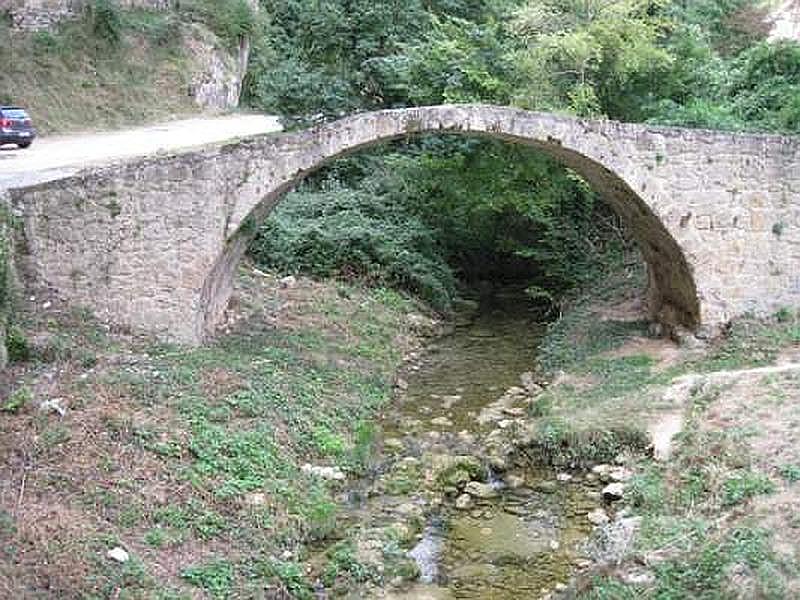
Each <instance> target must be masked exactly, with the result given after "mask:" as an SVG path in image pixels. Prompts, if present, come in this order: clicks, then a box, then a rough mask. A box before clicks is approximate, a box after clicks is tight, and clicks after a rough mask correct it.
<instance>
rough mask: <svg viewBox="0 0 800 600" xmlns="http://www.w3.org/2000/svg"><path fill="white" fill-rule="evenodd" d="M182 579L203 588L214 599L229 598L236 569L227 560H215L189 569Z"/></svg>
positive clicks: (183, 573)
mask: <svg viewBox="0 0 800 600" xmlns="http://www.w3.org/2000/svg"><path fill="white" fill-rule="evenodd" d="M181 577H182V578H183V579H185V580H186V581H188V582H189V583H191V584H192V585H196V586H197V587H201V588H203V589H204V590H206V591H207V592H208V593H209V594H210V595H211V596H212V597H213V598H227V597H228V596H229V595H230V593H231V588H232V586H233V579H234V568H233V565H232V564H231V563H230V562H229V561H227V560H215V561H212V562H208V563H205V564H202V565H197V566H195V567H189V568H188V569H186V570H184V571H183V572H182V573H181Z"/></svg>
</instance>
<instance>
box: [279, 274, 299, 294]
mask: <svg viewBox="0 0 800 600" xmlns="http://www.w3.org/2000/svg"><path fill="white" fill-rule="evenodd" d="M278 283H279V284H280V286H281V287H282V288H283V289H285V290H287V289H292V288H293V287H296V286H297V277H295V276H294V275H288V276H287V277H284V278H282V279H280V280H279V281H278Z"/></svg>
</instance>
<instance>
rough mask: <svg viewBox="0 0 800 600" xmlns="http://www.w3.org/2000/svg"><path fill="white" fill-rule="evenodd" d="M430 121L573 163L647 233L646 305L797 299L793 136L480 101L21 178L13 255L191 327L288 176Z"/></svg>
mask: <svg viewBox="0 0 800 600" xmlns="http://www.w3.org/2000/svg"><path fill="white" fill-rule="evenodd" d="M422 132H451V133H460V134H477V135H482V136H488V137H492V138H496V139H501V140H507V141H509V142H513V143H519V144H525V145H528V146H531V147H534V148H536V149H538V150H541V151H542V152H544V153H546V154H548V155H550V156H552V157H554V158H555V159H557V160H559V161H561V162H562V163H563V164H564V165H566V166H567V167H570V168H572V169H574V170H575V171H577V172H578V173H579V174H580V175H582V176H583V177H584V178H585V179H586V180H587V181H588V182H589V183H590V184H591V185H592V186H594V188H595V189H596V190H597V191H598V192H600V193H601V194H602V195H603V197H604V198H605V199H606V201H607V202H608V203H609V204H610V205H611V207H613V209H614V210H615V211H616V212H617V213H618V214H619V215H620V216H621V218H622V219H623V221H624V222H625V224H626V225H627V227H628V228H629V230H630V232H631V233H632V235H633V236H634V238H635V239H636V241H637V242H638V244H639V246H640V248H641V251H642V253H643V255H644V258H645V259H646V261H647V263H648V265H649V273H650V290H649V291H650V304H651V310H652V312H653V316H654V317H656V318H658V319H660V320H662V321H664V322H666V323H667V324H676V325H683V326H686V327H689V328H693V329H696V330H697V329H700V330H704V329H705V330H709V329H714V328H716V327H718V326H720V325H722V324H724V323H725V322H726V321H728V320H729V319H730V318H732V317H734V316H736V315H740V314H743V313H745V312H753V313H772V312H774V311H776V310H778V309H779V308H781V307H800V139H795V138H785V137H779V136H766V135H732V134H727V133H714V132H709V131H700V130H685V129H674V128H656V127H649V126H643V125H631V124H621V123H616V122H612V121H588V120H580V119H574V118H568V117H562V116H554V115H549V114H537V113H531V112H525V111H521V110H516V109H511V108H502V107H494V106H479V105H463V106H434V107H427V108H414V109H403V110H389V111H380V112H372V113H363V114H357V115H354V116H351V117H348V118H345V119H342V120H340V121H337V122H334V123H331V124H327V125H323V126H320V127H318V128H314V129H309V130H306V131H301V132H297V133H286V134H277V135H269V136H260V137H255V138H251V139H245V140H242V141H239V142H236V143H231V144H229V145H225V146H222V147H216V148H208V149H204V150H197V151H191V152H186V153H182V154H175V155H170V156H159V157H154V158H147V159H141V160H137V161H132V162H128V163H125V164H120V165H112V166H107V167H102V168H95V169H91V170H87V171H84V172H82V173H80V174H78V175H75V176H70V177H67V178H65V179H60V180H56V181H50V182H48V183H44V184H39V185H35V186H32V187H27V188H22V189H13V190H10V191H9V196H10V199H11V203H12V207H13V210H14V212H15V213H16V214H17V215H18V216H19V217H20V221H21V223H22V227H21V228H20V229H21V231H20V233H19V240H18V246H17V251H16V254H17V262H18V267H19V269H20V270H21V271H22V273H23V274H24V278H25V280H26V281H27V282H28V284H29V285H30V286H32V287H33V288H34V289H35V288H41V287H44V288H47V289H49V290H50V291H52V292H54V293H56V294H58V295H59V296H61V297H62V298H64V299H65V300H67V301H68V302H71V303H73V304H75V305H80V306H85V307H88V308H90V309H91V310H92V311H94V312H95V313H96V314H97V315H98V316H99V317H100V318H102V319H105V320H107V321H110V322H115V323H118V324H122V325H127V326H131V327H133V328H140V329H144V330H147V331H151V332H154V333H156V334H158V335H161V336H164V337H168V338H171V339H175V340H179V341H183V342H188V343H197V342H199V341H201V340H202V339H203V338H204V337H206V336H207V335H208V334H209V333H210V332H212V331H213V329H214V326H215V324H216V323H217V322H218V320H219V318H220V317H221V315H222V312H223V311H224V309H225V307H226V304H227V302H228V300H229V298H230V294H231V289H232V279H233V275H234V272H235V269H236V266H237V264H238V262H239V260H240V259H241V257H242V255H243V253H244V251H245V249H246V246H247V244H248V240H249V239H250V237H251V235H252V234H253V232H254V228H255V224H256V223H257V222H258V220H259V219H261V218H263V217H264V216H265V215H266V214H267V213H269V211H270V210H271V209H272V208H273V207H274V206H275V205H276V203H278V202H279V201H280V199H281V198H282V196H283V195H284V194H285V193H286V192H287V190H290V189H291V188H292V187H293V186H294V185H295V184H297V183H298V182H299V181H300V180H302V179H303V178H304V177H305V176H306V175H308V174H309V173H311V172H312V171H314V170H315V169H317V168H319V167H320V166H321V165H323V164H325V163H326V162H328V161H331V160H333V159H336V158H337V157H341V156H343V155H345V154H347V153H351V152H354V151H357V150H360V149H362V148H366V147H368V146H371V145H375V144H379V143H381V142H385V141H387V140H392V139H398V138H403V137H405V136H409V135H413V134H418V133H422Z"/></svg>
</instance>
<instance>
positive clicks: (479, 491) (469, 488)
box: [464, 481, 498, 500]
mask: <svg viewBox="0 0 800 600" xmlns="http://www.w3.org/2000/svg"><path fill="white" fill-rule="evenodd" d="M464 492H466V493H467V494H469V495H470V496H473V497H475V498H480V499H484V500H485V499H488V498H496V497H497V495H498V492H497V489H495V488H494V487H492V486H491V485H490V484H488V483H481V482H480V481H470V482H469V483H468V484H467V485H466V487H465V488H464Z"/></svg>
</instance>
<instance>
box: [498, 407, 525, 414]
mask: <svg viewBox="0 0 800 600" xmlns="http://www.w3.org/2000/svg"><path fill="white" fill-rule="evenodd" d="M503 414H505V415H508V416H509V417H524V416H525V409H524V408H519V407H516V406H511V407H507V408H504V409H503Z"/></svg>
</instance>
